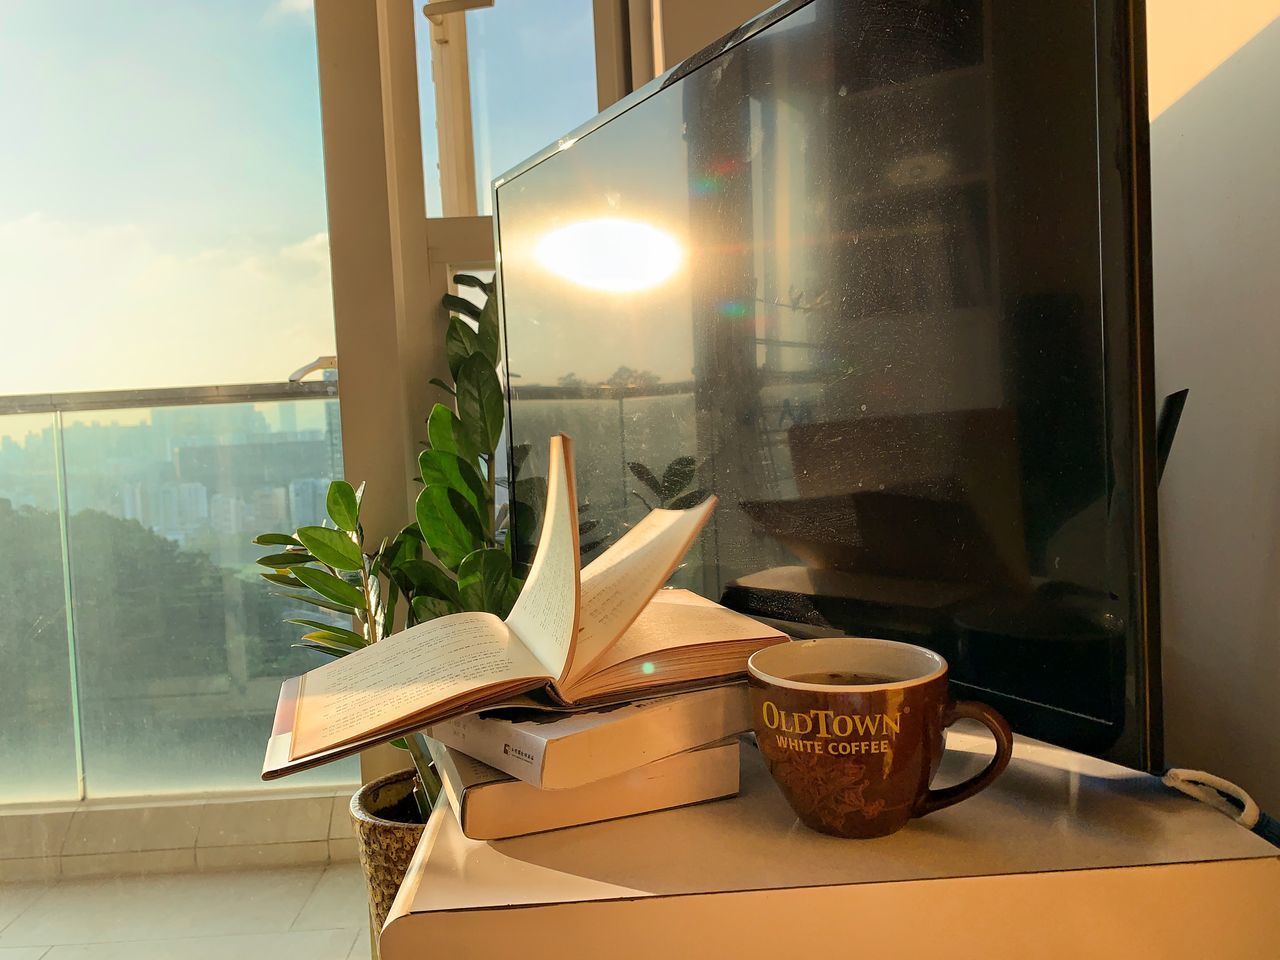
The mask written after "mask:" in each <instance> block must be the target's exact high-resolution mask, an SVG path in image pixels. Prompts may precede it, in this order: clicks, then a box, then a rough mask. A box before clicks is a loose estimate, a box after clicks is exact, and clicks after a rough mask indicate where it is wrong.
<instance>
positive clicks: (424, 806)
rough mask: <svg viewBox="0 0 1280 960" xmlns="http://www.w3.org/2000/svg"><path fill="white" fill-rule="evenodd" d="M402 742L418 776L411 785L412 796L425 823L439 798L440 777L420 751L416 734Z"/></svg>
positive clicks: (428, 757) (420, 747) (420, 746)
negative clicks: (411, 758)
mask: <svg viewBox="0 0 1280 960" xmlns="http://www.w3.org/2000/svg"><path fill="white" fill-rule="evenodd" d="M404 742H405V745H406V746H408V748H409V755H410V756H411V757H413V765H414V766H415V767H416V768H417V770H418V776H417V777H416V779H415V780H414V784H413V796H414V799H415V800H416V801H417V803H418V812H419V813H420V814H422V822H423V823H426V822H427V818H428V817H430V816H431V811H432V810H433V809H434V808H435V805H436V801H437V800H438V799H439V798H440V790H441V787H442V786H443V785H442V784H441V782H440V775H439V774H437V773H436V768H435V765H434V764H433V763H432V762H431V757H430V756H428V755H427V754H426V753H424V752H423V751H422V744H421V741H419V740H418V736H417V734H410V735H409V736H407V737H405V738H404Z"/></svg>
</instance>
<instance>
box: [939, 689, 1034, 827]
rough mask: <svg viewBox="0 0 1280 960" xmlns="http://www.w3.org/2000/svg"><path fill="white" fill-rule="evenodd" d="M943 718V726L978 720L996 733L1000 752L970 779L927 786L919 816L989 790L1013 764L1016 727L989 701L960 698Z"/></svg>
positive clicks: (997, 747) (997, 749)
mask: <svg viewBox="0 0 1280 960" xmlns="http://www.w3.org/2000/svg"><path fill="white" fill-rule="evenodd" d="M942 719H943V723H942V725H943V727H949V726H951V724H953V723H955V722H956V721H957V720H977V721H978V722H979V723H981V724H982V725H983V726H985V727H986V728H987V729H988V730H990V731H991V735H992V736H993V737H995V740H996V755H995V756H994V757H992V758H991V762H990V763H988V764H987V765H986V767H985V768H983V770H982V771H980V772H979V773H976V774H974V775H973V776H972V777H970V778H969V779H968V780H961V781H960V782H959V783H955V784H952V785H951V786H949V787H943V788H942V789H941V790H926V791H925V793H924V796H922V797H921V798H920V800H919V802H918V803H917V804H916V809H915V816H917V817H923V816H924V815H925V814H927V813H933V812H934V811H935V810H941V809H943V808H944V807H949V806H951V805H952V804H956V803H959V802H960V801H961V800H968V799H969V798H970V797H972V796H973V795H974V794H975V793H977V792H979V791H980V790H985V789H986V788H987V787H989V786H991V782H992V781H993V780H995V778H996V777H998V776H1000V774H1002V773H1004V768H1005V767H1007V766H1008V765H1009V759H1010V758H1011V757H1012V756H1013V731H1012V730H1010V729H1009V724H1007V723H1006V722H1005V719H1004V717H1002V716H1000V714H998V713H997V712H996V711H995V708H994V707H988V706H987V705H986V704H985V703H978V702H977V701H976V700H957V701H956V702H955V703H953V704H952V705H951V709H950V710H948V711H947V712H946V714H945V715H944V716H943V718H942Z"/></svg>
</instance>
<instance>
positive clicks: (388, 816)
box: [351, 770, 426, 931]
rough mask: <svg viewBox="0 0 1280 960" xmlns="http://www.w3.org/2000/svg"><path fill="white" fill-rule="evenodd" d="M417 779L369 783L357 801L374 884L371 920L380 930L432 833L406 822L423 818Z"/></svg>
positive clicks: (405, 775)
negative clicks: (416, 794) (422, 842)
mask: <svg viewBox="0 0 1280 960" xmlns="http://www.w3.org/2000/svg"><path fill="white" fill-rule="evenodd" d="M413 777H414V772H413V771H412V770H401V771H400V772H398V773H392V774H388V775H387V776H385V777H381V778H379V779H377V780H374V781H372V782H370V783H366V784H365V785H364V786H363V787H361V788H360V789H359V790H357V791H356V793H355V796H353V797H352V798H351V820H352V821H353V822H354V823H355V828H356V845H357V847H358V849H359V851H360V866H361V868H362V869H363V870H364V878H365V882H366V883H367V884H368V885H369V916H370V917H371V918H372V919H373V925H374V926H373V929H374V930H375V931H381V930H382V924H383V923H384V922H385V921H386V919H387V913H388V912H389V911H390V910H391V903H392V901H394V900H395V898H396V894H397V893H398V892H399V890H400V884H401V882H403V880H404V875H405V871H407V870H408V869H409V861H410V860H411V859H412V858H413V852H414V850H416V849H417V848H418V841H419V840H421V839H422V831H423V830H424V829H425V828H426V827H425V824H422V823H410V822H406V821H407V820H408V819H410V818H413V819H415V820H416V819H417V816H418V814H417V806H416V805H415V803H414V801H413ZM397 817H399V818H400V819H395V818H397Z"/></svg>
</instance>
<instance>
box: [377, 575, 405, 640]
mask: <svg viewBox="0 0 1280 960" xmlns="http://www.w3.org/2000/svg"><path fill="white" fill-rule="evenodd" d="M399 601H400V585H399V584H398V583H396V580H395V578H394V577H387V596H386V599H384V600H383V602H382V629H381V631H380V632H381V634H382V636H384V637H389V636H390V635H391V632H392V630H394V629H395V624H396V605H397V604H398V603H399Z"/></svg>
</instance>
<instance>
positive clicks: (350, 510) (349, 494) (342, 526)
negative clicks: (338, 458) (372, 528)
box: [325, 480, 364, 533]
mask: <svg viewBox="0 0 1280 960" xmlns="http://www.w3.org/2000/svg"><path fill="white" fill-rule="evenodd" d="M363 486H364V485H363V484H361V487H362V488H363ZM325 509H327V510H328V511H329V519H331V520H332V521H333V522H334V523H335V524H337V526H338V529H339V530H346V531H347V532H348V533H355V530H356V525H357V524H358V523H359V522H360V502H359V501H358V500H357V499H356V491H355V488H354V487H352V486H351V484H349V483H347V481H345V480H335V481H333V483H331V484H329V493H328V495H327V496H326V497H325Z"/></svg>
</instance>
